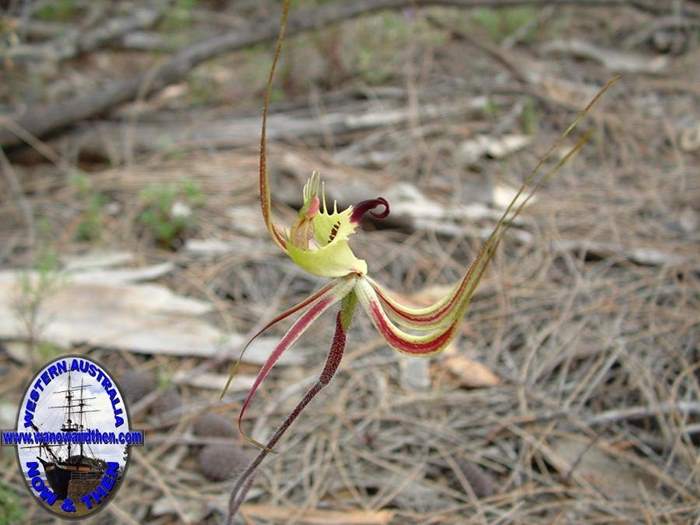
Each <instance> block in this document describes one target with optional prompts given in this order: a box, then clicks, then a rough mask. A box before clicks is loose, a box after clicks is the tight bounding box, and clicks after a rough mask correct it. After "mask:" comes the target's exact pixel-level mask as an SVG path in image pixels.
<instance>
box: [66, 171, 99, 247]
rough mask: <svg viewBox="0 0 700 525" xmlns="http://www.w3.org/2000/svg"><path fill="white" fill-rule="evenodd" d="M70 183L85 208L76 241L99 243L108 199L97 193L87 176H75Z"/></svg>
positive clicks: (76, 233) (77, 230)
mask: <svg viewBox="0 0 700 525" xmlns="http://www.w3.org/2000/svg"><path fill="white" fill-rule="evenodd" d="M70 183H71V185H72V186H73V187H74V188H75V189H76V191H77V192H78V198H79V200H80V202H81V204H82V207H83V212H82V217H81V219H80V222H79V223H78V226H77V229H76V232H75V239H76V240H77V241H82V242H95V241H99V240H100V238H101V237H102V226H103V223H104V216H103V209H104V206H105V204H107V198H106V197H105V196H104V195H103V194H102V193H100V192H98V191H95V189H94V188H93V187H92V183H91V182H90V179H89V178H88V177H86V176H85V175H75V176H73V177H72V178H71V180H70Z"/></svg>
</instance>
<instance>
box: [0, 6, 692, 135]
mask: <svg viewBox="0 0 700 525" xmlns="http://www.w3.org/2000/svg"><path fill="white" fill-rule="evenodd" d="M518 5H561V6H565V5H568V6H579V7H611V6H629V7H635V8H638V9H643V10H645V11H649V12H653V13H665V12H666V9H664V8H663V7H659V6H658V3H655V2H652V1H650V0H356V1H354V2H341V3H333V4H330V5H327V6H324V7H320V8H318V9H307V10H304V11H299V12H298V13H297V14H296V15H295V16H293V17H291V18H290V19H289V25H288V28H287V34H288V36H290V37H291V36H294V35H298V34H300V33H304V32H308V31H313V30H316V29H321V28H325V27H327V26H329V25H333V24H337V23H339V22H342V21H346V20H351V19H353V18H357V17H359V16H363V15H369V14H373V13H376V12H379V11H383V10H391V9H393V10H396V9H404V8H415V7H429V6H443V7H454V8H462V9H466V8H473V7H491V8H504V7H513V6H518ZM690 9H691V6H686V7H685V8H684V10H685V11H689V10H690ZM693 9H694V8H693ZM689 13H691V14H693V13H695V11H689ZM276 34H277V27H276V22H275V18H271V19H269V20H266V21H264V22H261V23H257V24H251V26H250V28H249V29H248V30H246V31H241V32H236V33H234V34H225V35H220V36H215V37H212V38H210V39H207V40H204V41H202V42H200V43H198V44H194V45H192V46H190V47H188V48H186V49H183V50H181V51H179V52H177V53H176V54H175V55H173V56H172V57H171V58H170V59H169V60H167V61H166V62H165V63H163V64H161V65H160V66H158V67H156V68H153V69H149V70H147V71H143V72H141V73H139V74H138V75H136V76H134V77H133V78H130V79H127V80H123V81H116V82H113V83H111V84H108V85H106V86H103V87H100V88H98V89H96V90H95V91H93V92H91V93H88V94H87V95H78V96H76V97H73V98H71V99H69V100H65V101H62V102H60V103H58V104H54V105H49V106H44V107H39V108H35V109H32V110H31V111H29V112H26V113H25V114H23V115H20V116H18V117H13V119H14V120H15V123H16V125H17V126H19V127H20V128H22V129H24V130H25V131H27V132H28V133H29V134H31V135H33V136H35V137H44V136H46V135H47V134H49V133H51V132H54V131H56V130H58V129H61V128H64V127H66V126H70V125H72V124H75V123H76V122H78V121H80V120H84V119H88V118H93V117H96V116H98V115H101V114H104V113H105V112H107V111H109V110H110V109H112V108H114V107H115V106H118V105H119V104H123V103H124V102H128V101H131V100H135V99H136V98H137V97H139V96H144V97H145V96H148V95H149V94H151V93H153V92H155V91H158V90H160V89H162V88H164V87H165V86H168V85H170V84H173V83H175V82H178V81H180V80H181V79H183V78H184V77H185V76H187V74H188V73H189V72H190V71H191V70H192V68H194V67H195V66H197V65H199V64H201V63H202V62H205V61H207V60H210V59H212V58H214V57H216V56H219V55H222V54H224V53H228V52H231V51H237V50H240V49H245V48H247V47H250V46H254V45H257V44H260V43H263V42H267V41H269V40H272V39H273V38H274V37H275V36H276ZM8 119H9V117H8V116H5V117H0V126H2V127H3V128H5V129H0V146H2V147H7V146H14V145H17V144H20V143H21V142H22V141H21V139H20V138H19V137H18V136H17V135H16V134H15V133H13V132H11V131H10V130H9V129H7V128H9V126H8V124H7V120H8Z"/></svg>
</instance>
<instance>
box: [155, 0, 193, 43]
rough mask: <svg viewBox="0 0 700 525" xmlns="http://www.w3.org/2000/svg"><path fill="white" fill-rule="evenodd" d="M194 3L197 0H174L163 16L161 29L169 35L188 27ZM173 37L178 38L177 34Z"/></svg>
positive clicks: (190, 22)
mask: <svg viewBox="0 0 700 525" xmlns="http://www.w3.org/2000/svg"><path fill="white" fill-rule="evenodd" d="M196 5H197V0H176V1H175V3H174V4H173V6H172V7H171V8H170V9H168V11H167V13H166V15H165V17H164V18H163V22H162V24H161V26H162V29H163V30H165V31H167V32H169V33H170V34H171V35H176V34H177V33H176V31H177V30H181V29H187V28H188V27H190V26H191V25H192V20H193V16H192V13H193V11H194V8H195V6H196ZM175 38H176V39H178V37H177V36H175Z"/></svg>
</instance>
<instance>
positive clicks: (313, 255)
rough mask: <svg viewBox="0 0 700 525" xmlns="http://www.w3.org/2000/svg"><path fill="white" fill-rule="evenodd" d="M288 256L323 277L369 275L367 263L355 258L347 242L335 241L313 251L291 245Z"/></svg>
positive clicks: (298, 264) (300, 265) (288, 247)
mask: <svg viewBox="0 0 700 525" xmlns="http://www.w3.org/2000/svg"><path fill="white" fill-rule="evenodd" d="M287 254H288V255H289V257H290V258H291V259H292V261H294V262H295V263H296V264H297V266H299V267H300V268H302V269H303V270H306V271H307V272H309V273H312V274H314V275H319V276H321V277H343V276H345V275H348V274H351V273H356V274H359V275H365V274H366V273H367V263H366V262H365V261H363V260H362V259H358V258H357V257H355V254H354V253H352V250H351V249H350V245H349V244H348V241H347V240H341V239H334V241H333V242H331V243H330V244H327V245H326V246H323V247H322V248H318V249H311V250H304V249H302V248H299V247H297V246H294V245H293V244H292V243H289V244H288V245H287Z"/></svg>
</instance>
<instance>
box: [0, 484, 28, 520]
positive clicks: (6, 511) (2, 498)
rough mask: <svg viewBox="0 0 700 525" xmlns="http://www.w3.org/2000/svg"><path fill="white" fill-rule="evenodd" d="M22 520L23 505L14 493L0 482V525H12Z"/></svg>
mask: <svg viewBox="0 0 700 525" xmlns="http://www.w3.org/2000/svg"><path fill="white" fill-rule="evenodd" d="M23 520H24V505H22V502H21V501H20V499H19V497H18V496H17V494H15V492H13V491H12V489H10V487H8V486H7V485H6V484H5V482H4V481H2V480H0V525H12V524H13V523H21V522H22V521H23Z"/></svg>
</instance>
